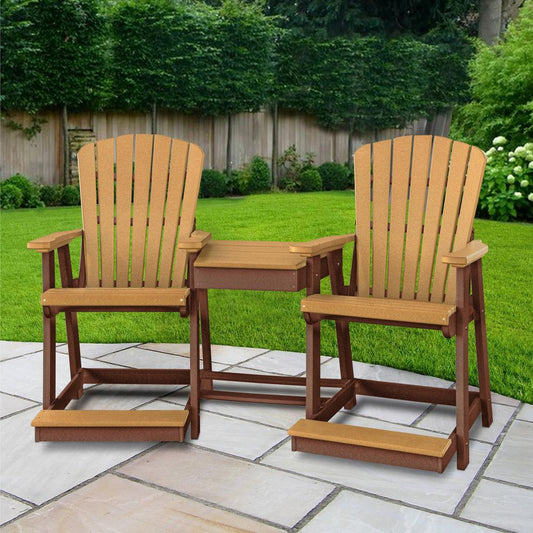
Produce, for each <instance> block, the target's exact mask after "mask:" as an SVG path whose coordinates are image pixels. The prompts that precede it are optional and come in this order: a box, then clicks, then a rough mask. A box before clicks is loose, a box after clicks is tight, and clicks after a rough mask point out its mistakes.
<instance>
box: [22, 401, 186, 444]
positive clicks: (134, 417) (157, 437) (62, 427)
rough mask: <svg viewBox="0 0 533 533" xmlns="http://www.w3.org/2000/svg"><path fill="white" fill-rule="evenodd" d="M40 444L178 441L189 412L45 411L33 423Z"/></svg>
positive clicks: (181, 439) (182, 433) (180, 439)
mask: <svg viewBox="0 0 533 533" xmlns="http://www.w3.org/2000/svg"><path fill="white" fill-rule="evenodd" d="M31 425H32V426H34V427H35V440H36V441H77V440H91V441H178V442H182V441H183V440H184V439H185V433H186V432H187V427H188V425H189V411H187V410H161V411H148V410H147V411H76V410H71V411H64V410H60V409H45V410H43V411H40V412H39V413H38V414H37V416H36V417H35V418H34V419H33V421H32V423H31Z"/></svg>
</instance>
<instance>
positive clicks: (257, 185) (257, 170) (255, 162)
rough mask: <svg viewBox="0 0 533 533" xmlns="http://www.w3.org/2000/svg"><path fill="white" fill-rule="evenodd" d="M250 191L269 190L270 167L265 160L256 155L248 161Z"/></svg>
mask: <svg viewBox="0 0 533 533" xmlns="http://www.w3.org/2000/svg"><path fill="white" fill-rule="evenodd" d="M249 168H250V181H249V190H250V192H258V191H269V190H270V168H269V166H268V164H267V162H266V161H265V160H264V159H263V158H262V157H259V156H258V155H256V156H255V157H254V158H253V159H252V161H251V163H250V167H249Z"/></svg>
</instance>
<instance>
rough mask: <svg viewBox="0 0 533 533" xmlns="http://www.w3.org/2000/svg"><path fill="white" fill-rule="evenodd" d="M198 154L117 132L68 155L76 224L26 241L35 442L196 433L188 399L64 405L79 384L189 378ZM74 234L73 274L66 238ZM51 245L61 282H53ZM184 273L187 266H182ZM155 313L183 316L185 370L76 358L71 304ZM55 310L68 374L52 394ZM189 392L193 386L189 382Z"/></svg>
mask: <svg viewBox="0 0 533 533" xmlns="http://www.w3.org/2000/svg"><path fill="white" fill-rule="evenodd" d="M203 157H204V155H203V152H202V150H201V149H200V148H199V147H198V146H196V145H194V144H190V143H187V142H185V141H181V140H178V139H171V138H169V137H164V136H162V135H145V134H137V135H124V136H121V137H117V138H116V139H106V140H101V141H98V142H96V143H90V144H87V145H85V146H84V147H83V148H82V149H81V150H80V151H79V153H78V167H79V179H80V192H81V203H82V208H81V211H82V222H83V229H77V230H72V231H61V232H58V233H54V234H52V235H49V236H47V237H42V238H40V239H36V240H33V241H31V242H30V243H28V248H30V249H32V250H36V251H37V252H40V253H41V254H42V267H43V293H42V295H41V304H42V307H43V321H44V391H43V410H42V411H41V412H40V413H39V414H38V415H37V417H36V418H35V419H34V421H33V422H32V425H33V426H35V439H36V440H37V441H39V440H143V441H147V440H149V441H158V440H163V441H167V440H168V441H183V439H184V437H185V433H186V432H187V427H188V425H189V423H190V424H191V436H192V437H193V438H197V437H198V433H199V412H198V409H197V408H196V407H195V406H197V405H198V399H195V398H194V392H191V396H190V402H189V403H188V405H187V406H186V408H185V410H171V411H154V410H152V411H141V410H139V411H118V410H113V411H89V410H87V411H83V410H65V407H67V405H68V403H69V402H70V401H71V400H73V399H77V398H80V397H81V395H82V394H83V385H84V384H87V383H130V384H184V383H189V381H190V380H191V381H192V382H194V381H195V380H199V327H198V326H199V318H198V316H199V313H198V302H197V297H196V295H195V293H194V292H191V291H190V289H189V288H188V285H189V283H188V281H190V280H188V281H186V272H187V268H188V267H189V273H190V271H191V269H190V266H191V265H192V262H193V261H194V259H195V258H196V255H197V253H198V251H199V250H201V248H202V247H203V245H204V244H205V243H206V242H207V241H208V240H209V238H210V235H209V234H208V233H206V232H202V231H195V230H194V224H195V210H196V203H197V198H198V191H199V187H200V178H201V174H202V165H203ZM78 237H81V238H82V248H81V249H82V253H81V261H80V271H79V277H78V278H75V279H74V278H73V275H72V266H71V261H70V252H69V242H70V241H72V240H73V239H75V238H78ZM55 250H57V254H58V260H59V269H60V274H61V288H55V266H54V261H55V260H54V251H55ZM189 276H190V274H189ZM80 311H82V312H87V311H88V312H94V311H96V312H109V311H119V312H120V311H121V312H128V311H134V312H139V311H150V312H154V311H162V312H178V313H180V315H181V316H182V317H186V316H188V315H190V341H191V352H190V354H191V355H190V358H191V360H190V364H191V370H190V377H189V370H176V369H118V368H117V369H110V368H83V367H82V366H81V357H80V344H79V336H78V323H77V313H78V312H80ZM61 312H64V313H65V319H66V330H67V340H68V350H69V362H70V372H71V377H72V379H71V381H70V383H69V384H68V385H67V387H66V388H65V389H64V390H63V391H62V392H61V393H60V394H59V395H58V396H56V386H55V367H56V315H57V314H58V313H61ZM192 389H194V391H197V390H198V387H192Z"/></svg>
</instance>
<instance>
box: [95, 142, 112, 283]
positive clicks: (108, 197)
mask: <svg viewBox="0 0 533 533" xmlns="http://www.w3.org/2000/svg"><path fill="white" fill-rule="evenodd" d="M114 151H115V140H114V139H105V140H103V141H98V142H97V143H96V168H97V173H98V207H99V211H100V213H99V215H100V224H99V225H98V229H99V230H100V262H101V265H102V269H101V281H102V287H112V286H113V282H114V277H115V276H114V258H115V225H114V224H113V219H114V216H115V191H114V168H113V165H114V161H115V153H114Z"/></svg>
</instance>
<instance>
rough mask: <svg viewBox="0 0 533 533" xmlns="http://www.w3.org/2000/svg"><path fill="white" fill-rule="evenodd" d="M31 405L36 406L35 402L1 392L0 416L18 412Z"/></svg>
mask: <svg viewBox="0 0 533 533" xmlns="http://www.w3.org/2000/svg"><path fill="white" fill-rule="evenodd" d="M29 407H35V402H32V401H30V400H24V399H23V398H17V397H16V396H11V395H10V394H5V393H3V392H0V417H4V416H7V415H11V414H13V413H17V412H18V411H22V410H23V409H28V408H29Z"/></svg>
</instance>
